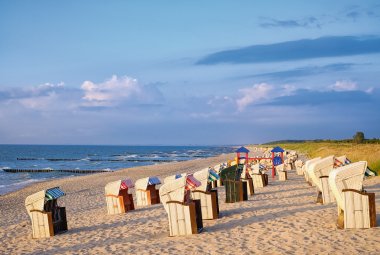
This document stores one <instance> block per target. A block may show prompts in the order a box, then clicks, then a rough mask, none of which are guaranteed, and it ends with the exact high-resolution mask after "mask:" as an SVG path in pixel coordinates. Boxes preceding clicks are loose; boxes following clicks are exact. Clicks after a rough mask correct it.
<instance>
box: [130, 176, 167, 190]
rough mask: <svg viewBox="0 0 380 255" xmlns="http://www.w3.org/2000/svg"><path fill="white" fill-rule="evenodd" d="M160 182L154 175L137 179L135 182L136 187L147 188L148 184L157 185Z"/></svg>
mask: <svg viewBox="0 0 380 255" xmlns="http://www.w3.org/2000/svg"><path fill="white" fill-rule="evenodd" d="M158 184H161V181H160V179H158V177H156V176H151V177H146V178H142V179H138V180H137V181H136V183H135V187H136V189H141V190H147V188H148V185H158Z"/></svg>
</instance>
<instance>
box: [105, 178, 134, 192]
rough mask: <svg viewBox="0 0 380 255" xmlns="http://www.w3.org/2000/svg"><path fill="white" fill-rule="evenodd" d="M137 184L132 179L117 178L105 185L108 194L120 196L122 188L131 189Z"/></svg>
mask: <svg viewBox="0 0 380 255" xmlns="http://www.w3.org/2000/svg"><path fill="white" fill-rule="evenodd" d="M134 187H135V185H134V183H133V181H132V180H131V179H125V180H117V181H113V182H110V183H107V185H106V186H105V192H106V195H114V196H118V195H119V193H120V190H129V189H131V188H134Z"/></svg>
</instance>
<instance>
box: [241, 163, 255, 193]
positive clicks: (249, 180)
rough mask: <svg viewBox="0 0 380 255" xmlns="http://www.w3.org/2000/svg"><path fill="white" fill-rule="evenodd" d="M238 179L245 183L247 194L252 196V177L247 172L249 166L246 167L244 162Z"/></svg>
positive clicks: (253, 191)
mask: <svg viewBox="0 0 380 255" xmlns="http://www.w3.org/2000/svg"><path fill="white" fill-rule="evenodd" d="M240 180H241V181H242V182H246V183H247V194H248V195H249V196H253V194H255V189H254V187H253V180H252V177H251V175H250V174H249V167H247V165H246V164H244V167H243V171H242V172H241V175H240Z"/></svg>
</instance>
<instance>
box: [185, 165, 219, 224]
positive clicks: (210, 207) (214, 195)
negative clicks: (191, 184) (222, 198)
mask: <svg viewBox="0 0 380 255" xmlns="http://www.w3.org/2000/svg"><path fill="white" fill-rule="evenodd" d="M194 177H195V179H197V180H198V181H200V182H201V185H200V186H199V187H196V188H195V189H194V190H193V191H192V192H191V196H192V198H193V199H194V200H195V199H199V200H200V201H201V209H202V219H204V220H213V219H217V218H218V217H219V201H218V190H217V189H213V188H212V187H211V184H212V183H214V182H215V181H216V180H219V175H218V174H217V173H216V172H215V171H214V170H212V169H210V168H205V169H202V170H200V171H198V172H195V173H194Z"/></svg>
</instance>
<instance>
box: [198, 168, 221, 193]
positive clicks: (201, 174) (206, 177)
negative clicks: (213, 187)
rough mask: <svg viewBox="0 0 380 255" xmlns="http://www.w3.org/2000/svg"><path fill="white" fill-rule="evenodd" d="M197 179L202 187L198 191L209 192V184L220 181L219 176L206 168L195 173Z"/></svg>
mask: <svg viewBox="0 0 380 255" xmlns="http://www.w3.org/2000/svg"><path fill="white" fill-rule="evenodd" d="M194 177H195V179H197V180H198V181H199V182H200V183H201V185H200V186H199V187H197V188H196V190H201V191H204V192H206V191H207V184H208V183H210V182H212V181H216V180H219V175H218V174H217V173H216V172H215V171H214V170H212V169H209V168H205V169H202V170H200V171H198V172H195V173H194Z"/></svg>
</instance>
